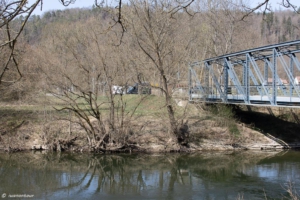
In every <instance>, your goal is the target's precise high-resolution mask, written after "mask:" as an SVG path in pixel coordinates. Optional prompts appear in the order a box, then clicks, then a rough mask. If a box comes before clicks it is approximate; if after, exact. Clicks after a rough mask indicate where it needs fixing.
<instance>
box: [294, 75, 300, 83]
mask: <svg viewBox="0 0 300 200" xmlns="http://www.w3.org/2000/svg"><path fill="white" fill-rule="evenodd" d="M294 84H295V85H300V76H296V77H295V80H294Z"/></svg>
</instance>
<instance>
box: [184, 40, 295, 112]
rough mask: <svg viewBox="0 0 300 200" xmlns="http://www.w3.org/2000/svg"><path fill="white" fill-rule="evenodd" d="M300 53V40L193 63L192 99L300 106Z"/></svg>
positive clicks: (190, 78)
mask: <svg viewBox="0 0 300 200" xmlns="http://www.w3.org/2000/svg"><path fill="white" fill-rule="evenodd" d="M298 53H300V40H296V41H290V42H284V43H279V44H274V45H268V46H263V47H258V48H254V49H249V50H244V51H240V52H236V53H231V54H226V55H222V56H218V57H215V58H210V59H206V60H203V61H199V62H193V63H190V64H189V100H190V101H202V102H215V103H226V104H245V105H269V106H290V107H300V62H299V60H298V58H297V54H298ZM298 81H299V82H298Z"/></svg>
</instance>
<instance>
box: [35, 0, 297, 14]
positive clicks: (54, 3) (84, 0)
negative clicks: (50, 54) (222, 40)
mask: <svg viewBox="0 0 300 200" xmlns="http://www.w3.org/2000/svg"><path fill="white" fill-rule="evenodd" d="M108 1H109V0H108ZM248 1H249V2H251V5H252V6H256V5H257V4H258V3H259V2H262V1H263V0H248ZM32 2H34V0H29V3H32ZM99 2H100V0H99ZM109 2H110V1H109ZM111 2H115V0H111ZM270 2H271V5H272V8H273V9H274V10H275V9H277V10H278V9H280V5H279V3H280V2H282V0H270ZM290 2H291V3H294V4H295V5H297V6H300V1H299V0H290ZM94 3H95V0H76V2H75V3H74V4H71V5H69V6H68V7H64V6H63V5H62V4H61V3H60V2H59V0H43V10H42V11H41V9H40V6H39V7H38V8H37V9H36V10H35V11H34V14H35V15H41V14H43V13H44V12H46V11H50V10H63V9H65V8H91V7H92V6H93V4H94ZM281 9H283V7H281Z"/></svg>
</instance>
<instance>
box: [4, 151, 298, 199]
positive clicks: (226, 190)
mask: <svg viewBox="0 0 300 200" xmlns="http://www.w3.org/2000/svg"><path fill="white" fill-rule="evenodd" d="M288 188H293V190H294V191H296V192H298V194H300V192H299V190H300V152H299V151H281V152H279V151H277V152H267V151H257V152H255V151H243V152H205V153H197V154H150V155H149V154H114V155H101V154H96V155H95V154H73V153H44V152H30V153H14V154H6V153H2V154H0V195H1V196H0V199H1V198H2V199H13V198H16V199H130V200H131V199H197V200H198V199H203V200H204V199H205V200H212V199H251V200H252V199H291V198H290V197H289V194H288V192H287V190H288Z"/></svg>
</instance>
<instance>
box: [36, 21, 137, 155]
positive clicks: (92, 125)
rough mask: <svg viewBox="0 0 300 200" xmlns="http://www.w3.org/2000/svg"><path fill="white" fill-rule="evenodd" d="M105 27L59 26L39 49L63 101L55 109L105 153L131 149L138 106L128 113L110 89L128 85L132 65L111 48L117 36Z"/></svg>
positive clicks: (90, 24) (56, 93)
mask: <svg viewBox="0 0 300 200" xmlns="http://www.w3.org/2000/svg"><path fill="white" fill-rule="evenodd" d="M104 23H106V22H97V21H96V20H95V19H91V20H90V21H88V22H87V23H85V24H80V23H77V24H72V25H67V24H60V25H57V27H53V28H55V30H59V31H56V32H51V33H48V34H49V35H48V37H47V39H45V40H44V41H43V45H41V47H40V49H38V50H37V51H38V52H39V53H38V52H37V54H39V57H38V61H37V62H39V65H40V68H41V70H42V71H43V72H44V73H43V74H44V75H45V80H47V84H48V88H47V92H49V93H51V94H52V95H54V96H55V97H57V98H58V99H60V100H61V102H63V105H61V106H57V107H56V109H57V110H59V111H65V110H66V111H71V112H72V113H74V114H75V116H76V118H77V120H76V121H74V122H76V123H78V124H79V125H80V126H81V127H82V128H83V129H84V130H85V133H86V138H87V141H88V145H89V147H90V148H92V149H94V150H100V151H106V150H112V148H114V149H118V148H123V147H124V145H127V143H126V137H127V135H128V133H129V132H130V131H132V130H131V123H130V121H131V118H132V117H133V114H134V112H135V109H136V108H137V106H138V105H139V104H137V105H136V107H135V109H132V110H130V111H126V101H125V100H124V99H123V96H122V95H117V96H116V94H114V93H113V92H112V90H111V88H112V86H113V84H115V82H117V81H118V82H119V83H120V84H122V85H126V83H127V82H128V80H127V78H126V76H124V74H125V73H126V67H127V61H126V60H124V59H123V58H122V57H121V55H123V52H122V49H120V47H118V46H113V45H112V44H114V42H115V41H116V40H118V34H116V35H115V34H108V33H105V27H106V26H104ZM95 24H97V26H93V25H95ZM87 27H89V29H88V28H87ZM116 32H119V33H120V34H121V32H122V30H117V31H116ZM54 38H55V40H54ZM44 45H45V46H47V48H44ZM125 50H126V49H125ZM103 93H105V95H102V94H103ZM141 100H142V99H141ZM107 110H108V111H107ZM66 120H69V119H66ZM112 144H114V145H112ZM107 145H112V146H110V148H108V147H107Z"/></svg>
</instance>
